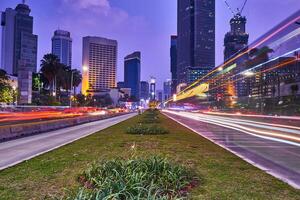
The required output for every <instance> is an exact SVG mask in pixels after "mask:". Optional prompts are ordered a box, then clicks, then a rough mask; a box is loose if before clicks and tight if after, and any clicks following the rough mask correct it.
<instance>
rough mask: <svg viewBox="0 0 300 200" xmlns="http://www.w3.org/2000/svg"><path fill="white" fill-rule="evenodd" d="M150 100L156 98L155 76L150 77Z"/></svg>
mask: <svg viewBox="0 0 300 200" xmlns="http://www.w3.org/2000/svg"><path fill="white" fill-rule="evenodd" d="M150 100H151V101H154V100H156V79H155V78H154V77H151V79H150Z"/></svg>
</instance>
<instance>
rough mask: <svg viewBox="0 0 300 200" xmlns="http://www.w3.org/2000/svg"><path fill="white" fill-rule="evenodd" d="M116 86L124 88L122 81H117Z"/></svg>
mask: <svg viewBox="0 0 300 200" xmlns="http://www.w3.org/2000/svg"><path fill="white" fill-rule="evenodd" d="M117 88H119V89H121V88H125V83H124V81H119V82H117Z"/></svg>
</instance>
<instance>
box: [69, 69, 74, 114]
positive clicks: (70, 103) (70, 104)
mask: <svg viewBox="0 0 300 200" xmlns="http://www.w3.org/2000/svg"><path fill="white" fill-rule="evenodd" d="M73 73H74V71H73V70H71V85H70V102H69V106H70V108H71V107H72V88H73Z"/></svg>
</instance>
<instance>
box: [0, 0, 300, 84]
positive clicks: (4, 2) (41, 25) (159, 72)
mask: <svg viewBox="0 0 300 200" xmlns="http://www.w3.org/2000/svg"><path fill="white" fill-rule="evenodd" d="M20 2H21V0H0V11H4V10H5V8H7V7H11V8H15V6H16V5H17V4H18V3H20ZM228 2H229V4H230V5H231V7H232V8H238V7H241V5H242V4H243V0H228ZM26 4H28V5H29V6H30V8H31V11H32V12H31V15H32V16H33V17H34V34H37V35H38V37H39V38H38V68H39V64H40V60H41V59H42V57H43V55H44V54H46V53H51V37H52V36H53V32H54V31H55V30H56V29H58V28H60V29H62V30H67V31H70V32H71V36H72V39H73V60H72V62H73V66H72V67H74V68H78V69H81V63H82V60H81V59H82V37H84V36H100V37H106V38H110V39H115V40H117V41H118V64H117V66H118V71H117V80H118V81H122V80H123V76H124V75H123V68H124V57H125V56H126V55H128V54H130V53H132V52H134V51H141V53H142V75H141V76H142V77H141V79H142V80H149V79H150V76H154V77H156V78H157V84H158V87H157V88H158V89H161V88H162V85H163V81H165V80H166V79H169V78H170V77H171V74H170V35H173V34H176V32H177V31H176V30H177V0H26ZM299 9H300V4H299V0H248V3H247V5H246V7H245V10H244V12H243V14H244V15H245V16H246V17H247V20H248V22H247V32H248V33H249V35H250V38H249V42H250V43H251V42H252V41H254V40H255V39H257V38H258V37H259V36H261V35H262V34H264V33H266V32H267V31H268V30H270V29H271V28H272V27H274V26H275V25H277V24H278V23H280V22H281V21H283V20H284V19H285V18H287V17H288V16H290V15H291V14H293V13H294V12H296V11H297V10H299ZM231 17H232V13H231V12H230V11H229V10H228V8H227V7H226V4H225V3H224V0H216V64H220V63H221V62H222V60H223V50H224V47H223V40H224V35H225V33H226V32H227V31H229V20H230V18H231ZM0 35H1V33H0ZM0 51H1V50H0Z"/></svg>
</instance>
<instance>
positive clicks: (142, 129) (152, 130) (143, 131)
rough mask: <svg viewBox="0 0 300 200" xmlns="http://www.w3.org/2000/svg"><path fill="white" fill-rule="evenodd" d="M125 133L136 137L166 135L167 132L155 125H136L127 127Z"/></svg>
mask: <svg viewBox="0 0 300 200" xmlns="http://www.w3.org/2000/svg"><path fill="white" fill-rule="evenodd" d="M126 133H128V134H136V135H161V134H167V133H168V130H167V129H165V128H163V127H160V126H157V125H144V124H138V125H133V126H131V127H128V128H127V130H126Z"/></svg>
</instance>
